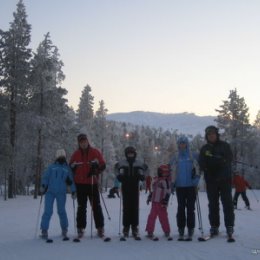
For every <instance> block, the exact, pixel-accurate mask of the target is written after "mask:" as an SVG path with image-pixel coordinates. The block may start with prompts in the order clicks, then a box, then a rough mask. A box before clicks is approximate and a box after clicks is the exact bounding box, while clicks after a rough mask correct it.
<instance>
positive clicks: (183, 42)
mask: <svg viewBox="0 0 260 260" xmlns="http://www.w3.org/2000/svg"><path fill="white" fill-rule="evenodd" d="M17 1H18V0H0V28H1V29H7V28H9V23H10V22H11V21H12V20H13V16H12V13H13V11H14V10H15V9H16V3H17ZM24 3H25V5H26V10H27V15H28V22H29V23H30V24H31V25H32V45H31V47H32V48H33V49H34V50H36V47H37V46H38V44H39V43H40V41H42V40H43V35H44V34H46V33H47V32H50V34H51V39H52V41H53V43H54V44H55V45H56V46H57V47H58V48H59V52H60V54H61V59H62V60H63V62H64V64H65V66H64V68H63V71H64V73H65V75H66V80H65V81H64V83H63V87H65V88H66V89H67V90H68V92H69V93H68V100H69V104H70V105H72V106H73V107H74V108H77V105H78V103H79V98H80V95H81V91H82V89H83V87H84V86H85V85H86V84H89V85H90V86H91V87H92V93H93V95H94V96H95V108H96V107H97V105H98V101H100V100H101V99H103V100H104V101H105V105H106V107H107V108H108V110H109V113H113V112H128V111H135V110H144V111H154V112H164V113H179V112H185V111H186V112H194V113H196V114H198V115H216V112H215V109H216V108H219V106H220V105H221V104H222V101H223V100H226V99H227V98H228V95H229V90H231V89H234V88H237V90H238V94H239V95H240V96H243V97H244V98H245V101H246V104H247V105H248V106H249V109H250V110H249V111H250V114H251V119H252V120H254V119H255V116H256V113H257V111H258V110H260V105H259V104H260V102H259V100H260V90H259V87H260V15H259V14H260V1H259V0H204V1H203V0H179V1H176V0H92V1H90V0H73V1H72V0H24Z"/></svg>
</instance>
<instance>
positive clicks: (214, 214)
mask: <svg viewBox="0 0 260 260" xmlns="http://www.w3.org/2000/svg"><path fill="white" fill-rule="evenodd" d="M206 187H207V189H206V191H207V197H208V202H209V223H210V225H211V227H213V228H218V227H219V225H220V219H219V218H220V217H219V188H218V183H217V182H208V183H207V185H206Z"/></svg>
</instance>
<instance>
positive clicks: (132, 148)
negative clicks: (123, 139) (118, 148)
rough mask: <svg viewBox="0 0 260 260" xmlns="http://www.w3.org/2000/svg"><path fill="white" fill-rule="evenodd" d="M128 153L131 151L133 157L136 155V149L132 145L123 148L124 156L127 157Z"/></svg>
mask: <svg viewBox="0 0 260 260" xmlns="http://www.w3.org/2000/svg"><path fill="white" fill-rule="evenodd" d="M129 153H133V154H134V158H135V157H136V149H135V148H134V147H133V146H128V147H126V148H125V157H126V158H128V156H127V155H128V154H129Z"/></svg>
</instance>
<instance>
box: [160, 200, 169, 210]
mask: <svg viewBox="0 0 260 260" xmlns="http://www.w3.org/2000/svg"><path fill="white" fill-rule="evenodd" d="M167 205H168V200H166V199H162V200H161V206H162V207H163V208H165V207H167Z"/></svg>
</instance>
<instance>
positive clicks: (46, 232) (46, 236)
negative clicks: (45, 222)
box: [41, 230, 48, 240]
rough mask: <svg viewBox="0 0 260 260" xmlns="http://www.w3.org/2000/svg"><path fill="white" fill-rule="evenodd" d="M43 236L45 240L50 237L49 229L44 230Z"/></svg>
mask: <svg viewBox="0 0 260 260" xmlns="http://www.w3.org/2000/svg"><path fill="white" fill-rule="evenodd" d="M41 238H42V239H44V240H47V239H48V231H47V230H42V233H41Z"/></svg>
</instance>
